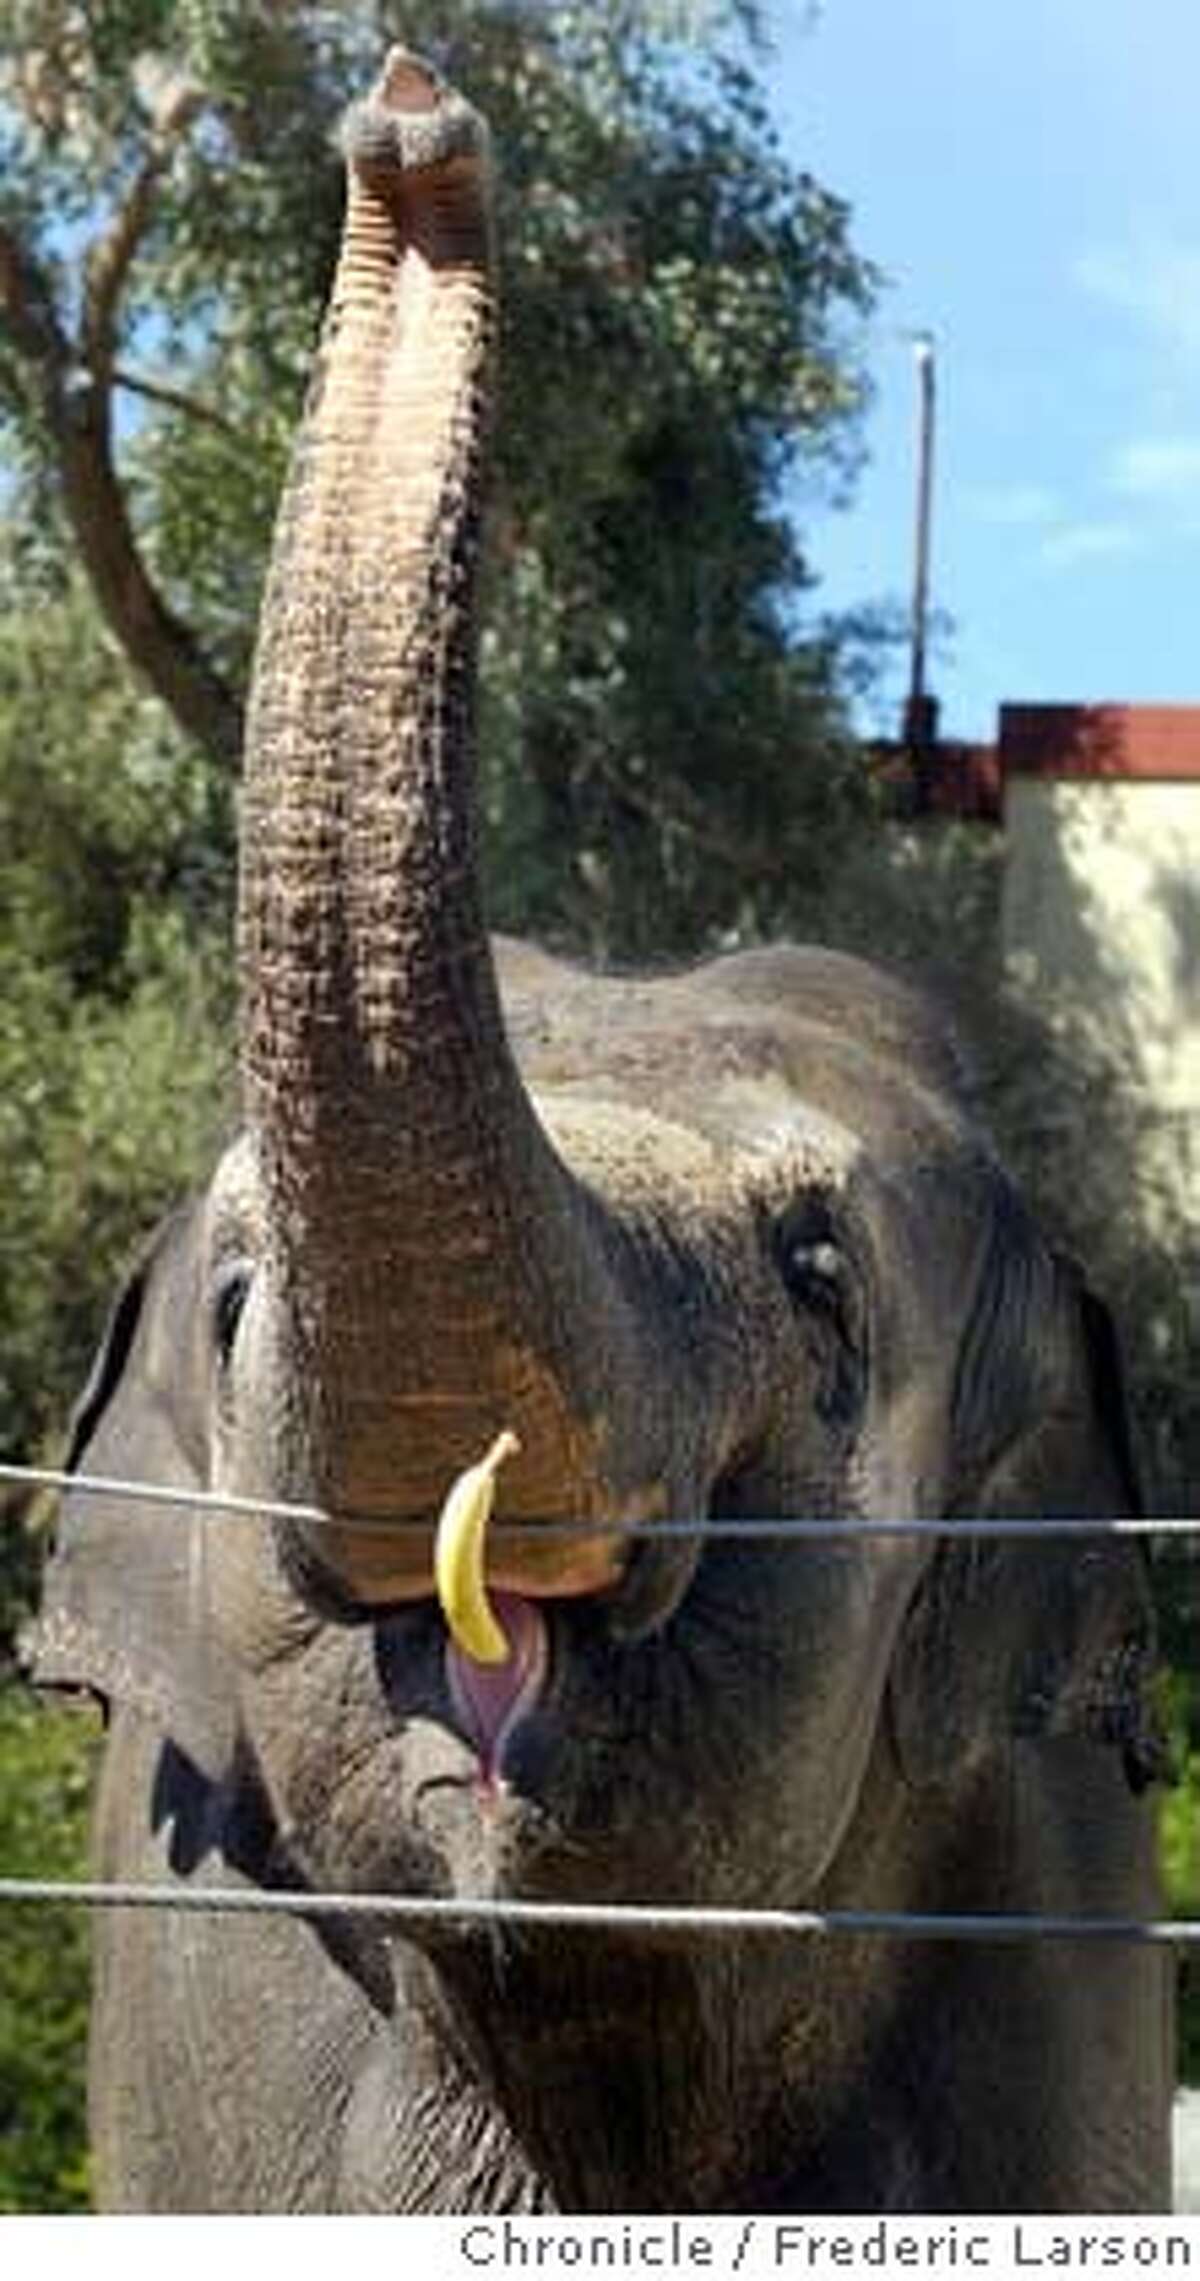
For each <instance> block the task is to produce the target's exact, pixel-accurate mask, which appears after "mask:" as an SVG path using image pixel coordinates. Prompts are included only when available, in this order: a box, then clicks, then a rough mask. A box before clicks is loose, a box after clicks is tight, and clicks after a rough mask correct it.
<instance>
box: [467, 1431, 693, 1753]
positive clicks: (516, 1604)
mask: <svg viewBox="0 0 1200 2281" xmlns="http://www.w3.org/2000/svg"><path fill="white" fill-rule="evenodd" d="M517 1446H518V1445H517V1442H516V1437H515V1435H513V1434H511V1433H504V1434H501V1435H499V1436H498V1437H497V1439H496V1440H495V1442H493V1444H492V1446H491V1448H490V1450H489V1451H488V1452H487V1454H486V1456H485V1457H484V1458H483V1459H482V1460H481V1462H480V1463H479V1464H477V1465H475V1466H472V1467H470V1468H469V1469H468V1471H467V1472H466V1473H465V1474H463V1475H461V1476H460V1477H459V1479H458V1480H457V1481H456V1482H455V1483H454V1485H453V1487H452V1489H451V1491H450V1493H449V1495H448V1496H447V1498H446V1500H445V1503H444V1505H443V1508H442V1512H441V1517H440V1519H439V1522H438V1527H437V1532H436V1537H435V1543H434V1584H435V1588H436V1592H437V1598H438V1601H439V1603H440V1606H441V1612H442V1615H443V1617H444V1619H445V1624H446V1631H447V1639H446V1646H445V1677H446V1684H447V1688H448V1691H449V1695H450V1700H451V1703H452V1704H453V1707H454V1710H455V1714H456V1716H457V1717H458V1719H459V1721H460V1723H461V1725H462V1727H463V1729H464V1731H465V1733H466V1734H467V1736H468V1737H469V1739H470V1740H471V1742H472V1743H473V1744H474V1745H475V1748H476V1750H477V1753H478V1756H479V1763H480V1768H481V1772H482V1776H483V1779H484V1781H485V1783H488V1784H491V1783H494V1782H496V1781H498V1780H501V1779H502V1777H503V1763H504V1753H505V1748H506V1746H507V1744H508V1742H509V1741H510V1740H511V1738H512V1736H513V1734H514V1733H515V1732H516V1730H517V1728H518V1726H519V1725H520V1724H521V1723H522V1722H523V1721H524V1720H525V1719H526V1718H528V1716H529V1715H530V1714H531V1712H533V1711H534V1710H535V1709H536V1708H537V1707H538V1705H539V1703H540V1702H541V1700H542V1697H543V1694H544V1692H545V1689H546V1683H547V1679H548V1675H549V1670H550V1646H549V1628H548V1623H547V1617H546V1614H545V1613H544V1610H543V1606H542V1605H540V1604H539V1595H538V1591H537V1583H536V1570H535V1572H534V1574H533V1575H530V1573H529V1572H528V1571H524V1572H523V1571H522V1567H521V1563H520V1561H519V1559H517V1560H516V1561H515V1563H513V1565H512V1566H510V1565H509V1562H510V1561H511V1559H512V1555H511V1553H510V1555H509V1559H508V1560H505V1559H503V1558H501V1559H500V1560H499V1561H497V1560H496V1559H495V1550H496V1540H495V1539H494V1538H493V1539H491V1541H490V1542H489V1538H488V1531H489V1524H490V1521H491V1514H492V1504H493V1499H494V1494H495V1487H496V1478H497V1475H498V1473H499V1470H500V1468H501V1466H502V1465H503V1464H504V1462H505V1461H506V1459H507V1458H508V1457H510V1456H512V1455H514V1454H515V1452H516V1449H517ZM584 1554H585V1557H584V1562H583V1566H582V1568H581V1569H579V1570H577V1571H576V1572H575V1573H574V1574H573V1576H572V1578H571V1582H570V1584H569V1586H568V1592H567V1594H566V1595H564V1594H563V1592H562V1588H561V1580H560V1585H559V1590H558V1591H557V1592H556V1593H553V1594H552V1595H551V1596H552V1597H554V1598H562V1597H565V1596H570V1597H574V1598H576V1599H578V1598H580V1597H587V1598H590V1599H593V1600H598V1601H599V1602H600V1603H601V1605H603V1606H604V1607H605V1609H606V1612H607V1614H608V1618H609V1629H610V1632H612V1633H613V1634H615V1635H616V1636H617V1637H618V1638H619V1637H620V1636H622V1635H624V1637H625V1638H626V1639H630V1638H634V1637H637V1636H639V1635H640V1634H642V1633H644V1632H646V1631H648V1630H651V1629H656V1628H657V1627H658V1625H659V1624H661V1623H662V1622H664V1621H665V1620H666V1618H667V1616H668V1615H669V1614H671V1613H672V1612H673V1611H674V1608H675V1607H676V1606H677V1604H678V1602H679V1600H680V1599H681V1597H682V1595H683V1592H684V1591H685V1590H686V1588H687V1585H688V1583H689V1582H690V1581H691V1578H692V1576H693V1574H694V1572H695V1567H696V1561H697V1558H698V1550H697V1548H696V1547H695V1546H693V1547H690V1548H686V1549H685V1550H684V1551H683V1554H682V1557H681V1555H680V1551H679V1548H678V1547H674V1548H673V1549H672V1552H671V1553H670V1554H669V1555H668V1556H667V1558H666V1559H665V1561H664V1559H663V1557H662V1547H661V1546H655V1547H654V1548H653V1550H649V1549H648V1548H647V1547H646V1546H645V1545H644V1544H642V1545H637V1546H634V1547H631V1546H630V1545H629V1543H628V1541H626V1543H625V1544H624V1545H621V1544H620V1541H619V1539H618V1540H616V1542H615V1543H614V1539H613V1538H612V1536H611V1535H608V1536H605V1537H602V1538H601V1539H599V1540H598V1542H597V1541H596V1540H593V1541H592V1543H591V1546H590V1554H589V1547H588V1540H586V1539H585V1540H584Z"/></svg>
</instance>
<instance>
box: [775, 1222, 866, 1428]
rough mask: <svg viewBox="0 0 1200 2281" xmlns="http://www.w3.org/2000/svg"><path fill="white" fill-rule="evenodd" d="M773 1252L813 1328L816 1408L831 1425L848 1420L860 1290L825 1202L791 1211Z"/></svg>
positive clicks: (860, 1323) (861, 1358) (856, 1363)
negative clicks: (817, 1375) (816, 1374)
mask: <svg viewBox="0 0 1200 2281" xmlns="http://www.w3.org/2000/svg"><path fill="white" fill-rule="evenodd" d="M776 1255H777V1258H778V1263H779V1271H780V1274H781V1276H782V1278H783V1282H784V1284H785V1286H786V1289H787V1293H788V1297H789V1298H790V1300H791V1302H792V1306H793V1308H794V1309H795V1311H796V1313H797V1315H798V1316H800V1317H802V1318H803V1319H804V1321H805V1322H806V1323H807V1324H808V1325H809V1327H810V1330H811V1339H810V1345H811V1349H812V1352H813V1356H814V1360H815V1361H816V1363H817V1366H818V1372H819V1379H818V1392H817V1397H816V1407H817V1411H818V1414H819V1415H820V1416H821V1417H822V1418H823V1419H825V1421H826V1423H828V1424H831V1425H836V1424H842V1425H846V1424H849V1423H851V1421H852V1420H853V1418H854V1416H855V1415H856V1413H857V1411H858V1408H859V1406H860V1403H861V1398H862V1390H863V1381H864V1368H865V1355H864V1351H863V1349H864V1308H863V1294H862V1285H861V1281H860V1278H859V1273H858V1269H857V1267H856V1265H855V1263H854V1260H853V1259H852V1258H851V1256H850V1253H849V1252H848V1250H847V1248H846V1245H845V1243H844V1241H843V1240H842V1238H841V1235H840V1232H839V1230H838V1229H837V1227H836V1226H835V1224H834V1221H833V1217H832V1214H831V1212H830V1210H829V1207H828V1205H827V1204H825V1203H824V1202H823V1201H821V1200H818V1199H814V1198H809V1199H807V1200H806V1201H805V1203H804V1204H803V1205H802V1206H800V1207H799V1208H798V1209H797V1210H796V1211H794V1212H792V1213H789V1214H788V1216H787V1217H786V1218H785V1219H784V1220H783V1221H781V1222H780V1224H779V1227H778V1229H777V1231H776Z"/></svg>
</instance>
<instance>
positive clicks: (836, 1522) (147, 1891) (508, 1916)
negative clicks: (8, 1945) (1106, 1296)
mask: <svg viewBox="0 0 1200 2281" xmlns="http://www.w3.org/2000/svg"><path fill="white" fill-rule="evenodd" d="M0 1482H10V1483H13V1484H15V1485H18V1486H22V1487H28V1488H41V1489H51V1490H57V1491H60V1492H70V1493H71V1494H72V1495H81V1496H97V1497H116V1498H120V1499H122V1500H126V1501H129V1502H137V1503H142V1504H151V1505H159V1506H174V1507H176V1508H183V1509H185V1510H187V1511H199V1512H203V1513H206V1514H209V1515H213V1516H215V1517H218V1518H221V1519H230V1520H256V1521H277V1520H281V1521H293V1522H296V1521H299V1522H302V1523H303V1524H304V1525H305V1526H306V1527H310V1528H332V1527H335V1526H338V1525H343V1526H344V1525H345V1521H352V1522H353V1523H354V1525H355V1526H357V1527H376V1528H381V1529H396V1528H401V1529H421V1530H428V1527H429V1522H428V1521H419V1520H415V1519H413V1518H412V1517H411V1516H404V1517H400V1516H397V1517H396V1518H387V1517H383V1516H380V1515H377V1514H375V1515H362V1516H359V1515H346V1516H345V1520H344V1521H342V1522H341V1523H340V1524H339V1522H338V1521H336V1520H335V1519H334V1517H333V1516H332V1515H331V1514H329V1513H326V1512H324V1511H322V1510H321V1508H320V1507H318V1506H315V1505H299V1504H290V1503H284V1502H279V1501H277V1500H274V1499H270V1498H258V1497H242V1496H237V1495H232V1494H228V1493H226V1492H224V1491H222V1490H213V1489H190V1488H186V1487H183V1486H180V1485H174V1484H164V1483H152V1482H145V1481H129V1480H124V1479H121V1478H117V1477H110V1476H102V1475H95V1474H80V1473H65V1472H62V1471H59V1470H56V1469H54V1468H51V1467H47V1466H32V1465H9V1464H0ZM598 1525H602V1526H603V1527H604V1528H605V1529H606V1530H607V1531H608V1532H609V1533H612V1534H617V1533H619V1534H621V1535H625V1536H629V1537H637V1538H647V1537H651V1538H654V1537H656V1538H664V1537H695V1536H703V1537H705V1538H713V1537H724V1538H733V1539H737V1540H739V1541H741V1542H743V1543H745V1542H752V1541H756V1540H761V1539H763V1538H767V1537H771V1538H787V1539H802V1540H821V1539H830V1538H841V1539H846V1538H851V1537H871V1538H888V1537H947V1536H953V1537H958V1538H985V1539H986V1538H997V1539H998V1538H1016V1539H1020V1538H1026V1537H1028V1538H1037V1539H1039V1540H1042V1541H1044V1540H1045V1539H1046V1538H1047V1537H1149V1536H1182V1535H1185V1534H1195V1533H1196V1532H1197V1531H1200V1520H1196V1519H1189V1518H1186V1517H1184V1516H1181V1515H1158V1516H1155V1517H1152V1518H1143V1517H1136V1518H1135V1517H1132V1516H1126V1515H1117V1516H1112V1517H1096V1516H1093V1517H1091V1518H1069V1519H1067V1518H1057V1517H1051V1518H1049V1519H1041V1520H1035V1519H1029V1518H1021V1519H997V1518H988V1519H986V1520H985V1519H980V1518H972V1517H970V1516H967V1517H964V1518H961V1519H954V1520H947V1519H940V1520H932V1519H915V1518H914V1519H905V1520H875V1519H860V1518H851V1519H837V1518H827V1519H821V1520H799V1519H790V1520H782V1519H776V1520H757V1519H753V1518H745V1519H743V1518H738V1519H708V1518H693V1519H690V1520H629V1521H616V1522H608V1521H606V1522H604V1523H603V1524H598V1523H597V1522H596V1521H595V1520H592V1521H541V1522H536V1523H529V1522H520V1523H517V1522H507V1523H506V1522H505V1521H504V1520H503V1519H497V1520H496V1521H495V1522H493V1524H492V1526H493V1528H494V1529H495V1530H497V1531H500V1532H502V1531H503V1530H504V1529H505V1528H506V1527H521V1528H527V1527H529V1526H535V1527H537V1529H538V1531H539V1534H542V1533H550V1534H556V1535H571V1534H580V1533H586V1534H589V1535H592V1534H595V1532H596V1529H597V1526H598ZM47 1903H65V1904H68V1905H70V1906H74V1907H78V1908H86V1909H143V1910H145V1909H168V1910H177V1911H184V1912H193V1913H194V1912H200V1911H207V1912H210V1913H212V1914H217V1915H222V1916H260V1917H261V1916H286V1917H299V1918H302V1919H312V1918H320V1917H324V1916H340V1917H356V1918H360V1919H363V1918H365V1919H368V1920H370V1921H372V1922H375V1923H380V1924H387V1923H392V1924H407V1925H414V1924H424V1925H430V1924H436V1923H452V1924H460V1925H464V1926H465V1925H471V1924H476V1925H493V1926H494V1925H497V1924H503V1925H517V1926H527V1927H530V1926H534V1927H543V1928H544V1927H548V1926H557V1927H559V1928H566V1929H570V1928H572V1927H586V1928H591V1929H593V1930H598V1929H603V1930H606V1931H618V1932H631V1933H632V1932H648V1933H652V1934H655V1935H667V1934H695V1933H703V1934H707V1933H725V1934H728V1933H737V1934H753V1935H755V1936H757V1935H760V1934H774V1935H776V1936H779V1935H785V1936H790V1937H809V1938H812V1937H819V1938H837V1937H847V1936H853V1937H857V1938H868V1939H872V1938H878V1937H886V1938H899V1939H905V1940H919V1941H969V1942H985V1941H991V1942H1000V1943H1004V1944H1012V1943H1020V1942H1038V1941H1046V1940H1074V1941H1085V1942H1090V1943H1101V1944H1107V1945H1111V1944H1114V1943H1125V1944H1131V1945H1137V1946H1146V1945H1150V1946H1157V1947H1170V1948H1177V1949H1185V1948H1192V1947H1197V1946H1200V1921H1192V1920H1189V1919H1183V1920H1181V1921H1179V1922H1173V1921H1170V1920H1163V1919H1138V1918H1129V1917H1069V1916H1046V1915H1040V1916H1039V1915H1014V1914H994V1913H982V1914H980V1913H975V1914H970V1915H961V1914H959V1915H955V1914H937V1915H927V1914H919V1913H917V1914H909V1913H907V1912H905V1911H903V1910H856V1909H831V1910H813V1909H774V1908H765V1909H731V1908H730V1909H727V1908H699V1907H697V1908H659V1907H651V1906H643V1905H640V1904H637V1903H623V1904H608V1903H600V1902H596V1903H591V1902H550V1901H519V1900H504V1901H500V1900H486V1899H474V1900H468V1899H458V1898H450V1897H446V1896H433V1897H425V1896H421V1897H418V1896H416V1895H413V1894H396V1893H271V1892H262V1891H255V1890H243V1889H240V1888H229V1887H222V1886H205V1887H200V1886H194V1887H178V1888H176V1887H172V1886H156V1885H130V1884H120V1883H106V1884H94V1883H92V1884H85V1883H78V1882H61V1883H59V1882H54V1881H51V1880H46V1879H34V1878H0V1905H3V1904H10V1905H14V1906H22V1905H24V1906H40V1905H45V1904H47Z"/></svg>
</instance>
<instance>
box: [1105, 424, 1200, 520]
mask: <svg viewBox="0 0 1200 2281" xmlns="http://www.w3.org/2000/svg"><path fill="white" fill-rule="evenodd" d="M1109 481H1110V484H1111V487H1112V489H1113V490H1114V491H1119V492H1121V493H1122V494H1123V495H1124V496H1125V497H1126V498H1128V499H1140V500H1145V501H1148V502H1153V501H1157V500H1162V501H1164V502H1165V503H1167V504H1168V505H1169V504H1174V503H1177V502H1179V501H1181V500H1182V501H1184V502H1185V503H1187V504H1189V505H1191V504H1194V503H1195V499H1196V497H1197V495H1198V494H1200V436H1139V437H1135V438H1134V439H1133V440H1132V441H1131V442H1130V443H1127V444H1123V445H1122V447H1121V449H1120V450H1119V451H1118V452H1117V453H1116V454H1115V457H1114V459H1113V463H1112V468H1111V471H1110V476H1109Z"/></svg>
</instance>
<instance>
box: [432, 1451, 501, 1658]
mask: <svg viewBox="0 0 1200 2281" xmlns="http://www.w3.org/2000/svg"><path fill="white" fill-rule="evenodd" d="M520 1446H521V1445H520V1443H519V1441H518V1440H517V1437H516V1435H515V1434H514V1433H511V1432H509V1431H508V1430H507V1429H506V1430H505V1432H504V1433H502V1434H497V1436H496V1439H495V1441H494V1442H493V1443H492V1446H491V1448H490V1449H489V1450H488V1451H487V1453H486V1455H485V1456H484V1457H481V1458H480V1460H479V1463H478V1464H477V1465H469V1466H468V1467H467V1470H466V1472H465V1473H460V1474H459V1476H458V1479H457V1481H456V1482H454V1484H453V1486H452V1487H451V1489H450V1492H449V1494H448V1496H447V1498H446V1502H445V1504H444V1505H443V1506H442V1510H441V1514H440V1516H439V1519H438V1525H437V1535H436V1537H435V1539H434V1548H433V1573H434V1581H435V1583H436V1585H437V1596H438V1599H439V1600H440V1601H441V1603H442V1613H443V1615H444V1616H445V1618H446V1623H447V1625H448V1627H449V1630H450V1636H451V1638H452V1639H453V1640H454V1642H455V1644H456V1646H458V1647H460V1648H461V1649H462V1652H463V1654H464V1655H468V1656H470V1658H471V1660H472V1662H474V1663H507V1662H508V1660H509V1657H510V1655H511V1653H512V1650H511V1648H510V1647H509V1644H508V1640H507V1639H506V1637H505V1635H504V1632H503V1630H502V1628H501V1626H500V1625H499V1624H498V1623H497V1621H496V1618H495V1616H494V1614H493V1613H492V1608H491V1605H490V1602H489V1600H488V1596H487V1586H486V1585H485V1583H484V1580H483V1542H484V1536H485V1534H486V1532H487V1525H488V1521H489V1519H490V1518H491V1511H492V1500H493V1498H494V1497H495V1494H496V1475H497V1474H498V1472H499V1470H500V1467H501V1466H502V1465H503V1463H504V1461H505V1459H506V1458H508V1457H515V1456H516V1453H517V1451H518V1450H519V1448H520Z"/></svg>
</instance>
